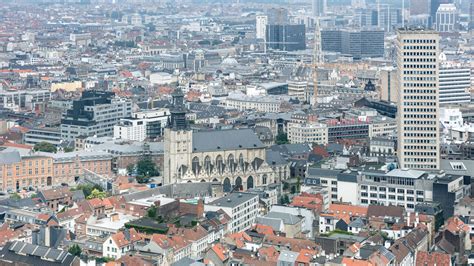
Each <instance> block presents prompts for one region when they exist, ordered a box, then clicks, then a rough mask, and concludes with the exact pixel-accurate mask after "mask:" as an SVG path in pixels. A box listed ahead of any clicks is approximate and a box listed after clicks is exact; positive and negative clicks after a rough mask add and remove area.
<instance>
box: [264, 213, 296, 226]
mask: <svg viewBox="0 0 474 266" xmlns="http://www.w3.org/2000/svg"><path fill="white" fill-rule="evenodd" d="M266 217H269V218H276V219H281V220H282V221H283V223H285V224H297V223H299V222H300V221H301V217H298V216H296V215H293V214H290V213H284V212H269V213H268V214H267V215H266Z"/></svg>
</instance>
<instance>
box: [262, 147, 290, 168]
mask: <svg viewBox="0 0 474 266" xmlns="http://www.w3.org/2000/svg"><path fill="white" fill-rule="evenodd" d="M266 154H267V156H266V160H267V164H268V165H270V166H271V165H273V164H275V165H283V164H288V161H286V160H285V158H284V157H283V156H282V155H281V154H280V153H279V152H277V151H272V150H267V151H266Z"/></svg>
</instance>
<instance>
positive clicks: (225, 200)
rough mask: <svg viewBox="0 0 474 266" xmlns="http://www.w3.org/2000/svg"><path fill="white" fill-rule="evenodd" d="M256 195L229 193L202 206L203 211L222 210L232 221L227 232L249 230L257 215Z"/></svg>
mask: <svg viewBox="0 0 474 266" xmlns="http://www.w3.org/2000/svg"><path fill="white" fill-rule="evenodd" d="M258 205H259V203H258V195H255V194H249V193H231V194H229V195H227V196H224V197H222V198H219V199H217V200H215V201H212V202H210V203H207V204H205V205H204V211H205V212H208V211H218V210H220V209H222V210H223V211H224V212H225V213H227V215H229V216H230V217H231V219H232V222H231V223H230V225H231V226H230V228H229V232H230V233H236V232H240V231H244V230H247V229H249V228H250V227H251V226H252V225H253V224H254V222H255V218H257V213H258Z"/></svg>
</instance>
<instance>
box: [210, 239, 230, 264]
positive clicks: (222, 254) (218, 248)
mask: <svg viewBox="0 0 474 266" xmlns="http://www.w3.org/2000/svg"><path fill="white" fill-rule="evenodd" d="M212 251H214V253H216V255H217V257H218V258H219V259H220V260H221V261H225V260H226V259H227V255H226V251H225V248H224V246H223V245H222V244H221V243H217V244H215V245H213V246H212Z"/></svg>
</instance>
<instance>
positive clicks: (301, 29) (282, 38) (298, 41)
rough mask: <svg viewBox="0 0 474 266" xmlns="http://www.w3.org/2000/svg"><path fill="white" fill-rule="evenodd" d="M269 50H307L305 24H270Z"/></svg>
mask: <svg viewBox="0 0 474 266" xmlns="http://www.w3.org/2000/svg"><path fill="white" fill-rule="evenodd" d="M265 43H266V46H267V48H270V49H275V50H282V51H296V50H304V49H306V28H305V25H304V24H297V25H289V24H269V25H267V28H266V39H265Z"/></svg>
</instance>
